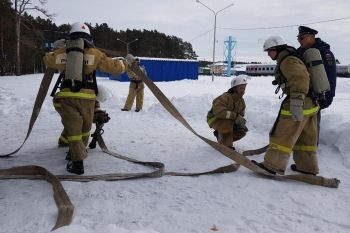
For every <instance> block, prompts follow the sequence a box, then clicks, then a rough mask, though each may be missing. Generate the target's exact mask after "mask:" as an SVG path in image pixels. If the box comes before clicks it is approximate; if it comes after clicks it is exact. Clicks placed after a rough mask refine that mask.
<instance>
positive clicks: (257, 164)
mask: <svg viewBox="0 0 350 233" xmlns="http://www.w3.org/2000/svg"><path fill="white" fill-rule="evenodd" d="M251 162H252V163H254V164H255V165H256V166H258V167H260V168H262V169H264V170H265V171H267V172H269V173H271V174H274V175H276V172H274V171H272V170H270V169H268V168H267V167H265V166H264V164H262V163H258V162H257V161H255V160H251Z"/></svg>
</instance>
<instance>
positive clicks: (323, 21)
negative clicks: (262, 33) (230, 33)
mask: <svg viewBox="0 0 350 233" xmlns="http://www.w3.org/2000/svg"><path fill="white" fill-rule="evenodd" d="M346 19H350V16H349V17H344V18H337V19H329V20H321V21H316V22H311V23H302V24H291V25H285V26H274V27H258V28H220V29H229V30H234V31H249V30H250V31H252V30H268V29H276V28H289V27H296V26H300V25H312V24H318V23H328V22H334V21H340V20H346Z"/></svg>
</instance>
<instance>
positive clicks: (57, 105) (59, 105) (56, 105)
mask: <svg viewBox="0 0 350 233" xmlns="http://www.w3.org/2000/svg"><path fill="white" fill-rule="evenodd" d="M53 106H54V107H55V108H61V107H62V106H61V104H59V103H54V104H53Z"/></svg>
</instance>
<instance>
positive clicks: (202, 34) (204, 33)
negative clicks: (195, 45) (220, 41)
mask: <svg viewBox="0 0 350 233" xmlns="http://www.w3.org/2000/svg"><path fill="white" fill-rule="evenodd" d="M213 30H214V28H212V29H210V30H209V31H206V32H203V33H201V34H199V35H198V36H196V37H194V38H192V39H191V40H189V42H191V41H193V40H195V39H198V38H199V37H202V36H204V35H206V34H208V33H209V32H211V31H213Z"/></svg>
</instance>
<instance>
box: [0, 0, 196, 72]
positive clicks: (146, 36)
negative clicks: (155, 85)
mask: <svg viewBox="0 0 350 233" xmlns="http://www.w3.org/2000/svg"><path fill="white" fill-rule="evenodd" d="M21 2H24V3H26V2H30V0H27V1H18V0H12V1H11V0H0V12H1V14H0V75H13V74H16V75H21V74H32V73H41V72H43V71H44V65H43V63H42V57H43V56H44V55H45V53H46V52H48V51H49V50H50V49H51V45H52V43H53V42H54V41H55V40H57V39H62V38H65V37H67V35H68V32H69V30H70V26H69V25H68V24H62V25H56V24H55V23H54V22H53V21H52V19H51V18H50V17H48V18H45V19H44V18H41V17H36V18H34V17H32V16H31V15H30V14H28V13H27V11H25V8H23V9H24V10H23V9H22V12H19V11H20V8H19V6H20V5H19V4H20V3H21ZM14 5H15V6H14ZM36 10H39V11H41V12H42V13H43V14H45V15H46V16H50V15H48V14H46V11H45V10H44V9H43V8H36ZM18 23H19V24H20V25H18ZM85 23H86V24H87V25H88V26H89V27H90V32H91V35H92V37H93V40H94V43H95V46H96V47H98V48H101V49H103V51H104V52H106V53H107V54H108V55H109V56H125V55H126V50H127V49H126V44H125V43H124V42H126V43H129V42H131V41H134V40H136V39H137V41H135V42H133V43H131V44H129V52H130V53H132V54H134V55H136V56H140V57H156V58H175V59H196V58H197V57H198V56H197V55H196V53H195V52H194V51H193V49H192V45H191V44H190V43H188V42H186V41H183V40H182V39H181V38H178V37H176V36H169V35H166V34H164V33H161V32H158V31H157V30H135V29H133V30H130V29H127V30H125V31H124V30H119V31H118V30H116V29H113V28H111V27H110V26H108V24H106V23H102V24H95V25H92V24H91V23H89V22H85ZM18 27H20V30H19V29H18ZM16 33H17V35H16ZM117 38H119V40H117ZM122 41H124V42H122Z"/></svg>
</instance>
